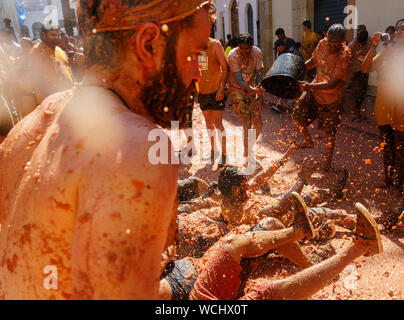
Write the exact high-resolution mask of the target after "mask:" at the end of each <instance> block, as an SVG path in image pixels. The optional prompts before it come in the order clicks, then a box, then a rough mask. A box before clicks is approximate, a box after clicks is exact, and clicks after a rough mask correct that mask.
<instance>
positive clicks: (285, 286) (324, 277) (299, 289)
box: [274, 244, 366, 300]
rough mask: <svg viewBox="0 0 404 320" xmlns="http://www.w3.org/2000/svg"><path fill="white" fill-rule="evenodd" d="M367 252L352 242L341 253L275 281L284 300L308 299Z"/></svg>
mask: <svg viewBox="0 0 404 320" xmlns="http://www.w3.org/2000/svg"><path fill="white" fill-rule="evenodd" d="M365 253H366V249H364V248H361V247H357V246H355V245H354V244H350V245H349V246H348V247H347V248H345V249H344V250H343V251H342V252H341V253H339V254H337V255H335V256H334V257H331V258H329V259H327V260H325V261H323V262H321V263H319V264H317V265H314V266H312V267H310V268H308V269H306V270H303V271H301V272H299V273H297V274H295V275H293V276H291V277H288V278H286V279H283V280H279V281H276V282H274V286H275V288H276V289H277V290H278V293H279V295H280V296H281V297H282V298H283V299H284V300H297V299H306V298H309V297H310V296H312V295H313V294H315V293H316V292H318V291H319V290H321V289H322V288H324V287H325V286H326V285H328V284H329V283H330V282H331V281H332V280H333V279H334V278H335V277H336V276H337V275H338V274H339V273H341V272H342V270H344V268H345V267H346V266H347V265H348V264H350V263H351V262H352V261H354V260H355V259H357V258H359V257H360V256H362V255H364V254H365Z"/></svg>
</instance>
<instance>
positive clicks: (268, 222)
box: [259, 217, 285, 230]
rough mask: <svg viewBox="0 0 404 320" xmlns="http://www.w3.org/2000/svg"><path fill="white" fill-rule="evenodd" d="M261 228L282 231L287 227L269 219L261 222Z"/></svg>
mask: <svg viewBox="0 0 404 320" xmlns="http://www.w3.org/2000/svg"><path fill="white" fill-rule="evenodd" d="M259 224H260V226H262V227H264V228H265V229H267V230H281V229H285V226H284V225H283V223H282V222H280V221H279V220H278V219H276V218H273V217H268V218H265V219H263V220H261V221H260V223H259Z"/></svg>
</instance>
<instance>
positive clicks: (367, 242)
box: [159, 193, 383, 300]
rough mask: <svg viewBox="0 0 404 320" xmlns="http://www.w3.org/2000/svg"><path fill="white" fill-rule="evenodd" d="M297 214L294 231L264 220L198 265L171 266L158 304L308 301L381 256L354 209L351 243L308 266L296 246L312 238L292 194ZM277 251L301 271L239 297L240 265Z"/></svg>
mask: <svg viewBox="0 0 404 320" xmlns="http://www.w3.org/2000/svg"><path fill="white" fill-rule="evenodd" d="M293 197H294V203H295V206H296V210H297V214H296V216H295V222H294V224H293V226H291V227H289V228H285V226H284V225H283V224H282V223H281V222H280V221H279V220H277V219H275V218H266V219H264V220H262V221H261V222H260V224H258V225H257V226H255V227H253V228H251V229H249V230H248V231H247V232H241V233H236V232H232V233H230V234H228V235H227V236H226V237H223V238H222V239H221V240H220V241H218V242H217V243H216V244H215V245H214V246H213V247H212V248H211V249H210V250H209V251H208V252H207V253H206V254H205V255H204V256H203V257H202V258H201V259H190V258H187V259H184V260H181V261H176V262H175V263H173V264H171V268H169V270H168V271H167V272H166V273H165V274H164V275H163V278H162V280H161V281H160V290H159V298H160V299H166V300H170V299H173V300H174V299H181V300H186V299H188V298H189V299H191V300H235V299H243V300H295V299H308V298H310V296H312V295H313V294H315V293H316V292H317V291H319V290H321V289H322V288H324V287H325V286H326V285H327V284H328V283H329V282H331V281H332V279H334V278H335V277H336V276H337V275H338V274H339V273H340V272H342V270H344V268H345V267H346V266H347V265H348V264H350V263H351V262H353V261H354V260H355V259H357V258H359V257H361V256H363V255H367V256H373V255H375V254H379V253H382V252H383V245H382V242H381V238H380V232H379V229H378V227H377V224H376V222H375V220H374V219H373V217H372V216H371V215H370V213H369V212H368V210H367V209H366V208H365V207H364V206H363V205H361V204H360V203H357V204H356V206H355V209H356V212H357V219H356V224H355V230H354V233H353V240H352V243H350V244H349V245H348V246H347V247H345V248H344V249H343V250H342V251H341V252H339V253H338V254H336V255H335V256H333V257H331V258H329V259H327V260H324V261H323V262H321V263H319V264H316V265H313V264H312V262H311V261H310V260H309V259H308V258H307V256H305V255H304V254H303V252H302V251H301V249H300V247H299V246H298V245H297V243H296V242H297V241H299V240H302V239H310V238H313V237H314V235H315V231H314V228H313V225H312V223H311V221H310V217H309V214H308V210H307V206H306V204H305V203H304V200H303V199H302V198H301V196H300V195H299V194H297V193H293ZM270 250H276V251H277V252H278V253H280V254H281V255H282V256H283V257H285V258H287V259H289V260H290V261H292V262H294V263H296V264H297V265H298V266H299V267H301V268H303V269H304V270H303V271H301V272H299V273H297V274H295V275H292V276H290V277H287V278H285V279H281V280H276V281H268V280H265V281H263V282H261V283H260V284H259V285H256V286H254V287H253V288H251V289H250V290H249V291H248V292H247V293H246V294H245V295H243V293H242V292H240V290H239V289H240V285H241V283H242V281H241V279H240V273H241V271H242V270H243V267H242V266H241V265H242V264H243V263H242V260H243V259H246V258H247V259H248V258H253V257H258V256H262V255H264V254H266V253H267V252H268V251H270Z"/></svg>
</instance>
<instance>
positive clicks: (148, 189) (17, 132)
mask: <svg viewBox="0 0 404 320" xmlns="http://www.w3.org/2000/svg"><path fill="white" fill-rule="evenodd" d="M154 128H155V126H154V125H153V124H152V123H151V122H149V121H148V120H146V119H145V118H143V117H140V116H139V115H136V114H134V113H133V112H131V111H129V110H128V109H126V107H125V106H124V105H123V103H122V102H121V101H120V100H119V98H118V97H117V96H115V95H114V94H113V93H112V92H109V91H108V90H105V89H102V88H98V87H91V88H80V89H75V90H72V91H66V92H64V93H58V94H56V95H53V96H51V97H50V98H48V99H46V100H45V101H44V102H43V103H42V105H41V106H39V107H38V108H37V109H36V110H35V111H34V112H32V113H31V114H29V115H28V116H27V117H26V118H25V119H24V120H23V121H22V122H20V123H19V124H18V125H17V126H16V127H15V128H14V129H13V130H12V131H11V132H10V134H9V136H8V137H7V139H6V140H5V141H4V142H3V143H2V144H1V145H0V179H1V180H0V209H1V234H0V250H1V271H0V294H1V297H2V298H3V299H69V298H84V299H108V298H112V299H143V298H144V299H153V298H155V297H156V294H157V290H158V284H159V275H160V269H159V267H160V260H161V253H162V251H163V250H164V246H165V245H166V241H167V238H168V235H169V228H170V226H171V225H173V221H174V222H175V215H174V212H175V211H176V208H175V205H176V204H175V197H176V183H177V167H176V166H174V165H151V164H150V162H149V160H148V151H149V149H150V147H151V146H152V144H153V142H149V141H148V133H149V132H150V130H152V129H154ZM55 268H56V269H55ZM55 270H57V274H55V273H54V271H55ZM55 275H56V276H57V289H56V288H54V285H55V283H54V282H52V283H50V281H49V276H55Z"/></svg>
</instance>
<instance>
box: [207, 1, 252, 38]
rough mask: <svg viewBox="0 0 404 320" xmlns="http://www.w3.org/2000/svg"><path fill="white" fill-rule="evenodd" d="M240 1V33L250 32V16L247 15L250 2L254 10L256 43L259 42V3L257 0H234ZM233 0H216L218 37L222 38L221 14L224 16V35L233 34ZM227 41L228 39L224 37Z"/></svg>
mask: <svg viewBox="0 0 404 320" xmlns="http://www.w3.org/2000/svg"><path fill="white" fill-rule="evenodd" d="M233 1H237V3H238V19H239V30H240V33H246V32H248V17H247V5H248V4H250V5H251V8H252V11H253V24H254V34H253V37H254V43H255V44H257V43H258V30H257V20H258V3H257V0H233ZM233 1H232V0H216V1H215V3H216V9H217V10H216V16H217V22H216V26H217V30H216V34H215V36H216V39H221V38H222V22H221V16H223V18H224V28H225V30H224V31H225V32H224V35H225V37H226V35H227V34H229V33H230V34H231V24H232V21H231V5H232V3H233ZM223 41H226V39H223Z"/></svg>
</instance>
